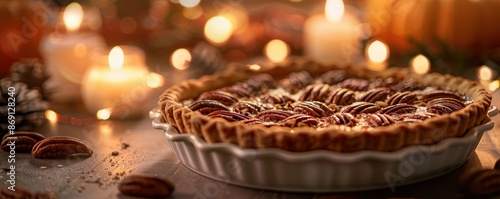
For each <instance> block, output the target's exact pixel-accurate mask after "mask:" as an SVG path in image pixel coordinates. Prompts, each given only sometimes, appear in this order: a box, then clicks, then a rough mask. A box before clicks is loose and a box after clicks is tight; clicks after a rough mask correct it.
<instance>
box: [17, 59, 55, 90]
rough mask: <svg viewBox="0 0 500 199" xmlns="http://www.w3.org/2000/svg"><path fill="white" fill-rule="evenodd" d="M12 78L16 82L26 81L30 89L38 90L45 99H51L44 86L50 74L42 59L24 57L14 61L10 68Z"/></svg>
mask: <svg viewBox="0 0 500 199" xmlns="http://www.w3.org/2000/svg"><path fill="white" fill-rule="evenodd" d="M10 78H11V79H12V81H14V82H24V83H25V84H26V85H27V86H28V88H29V89H36V90H38V91H39V92H40V94H42V98H43V99H44V100H48V99H49V92H47V91H46V90H45V89H44V87H43V84H44V83H45V81H47V79H49V76H48V75H47V74H46V73H45V70H44V68H43V65H42V64H41V63H40V60H38V59H29V58H24V59H21V60H20V61H18V62H16V63H14V64H13V65H12V67H11V68H10Z"/></svg>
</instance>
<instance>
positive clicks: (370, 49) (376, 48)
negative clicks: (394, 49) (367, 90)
mask: <svg viewBox="0 0 500 199" xmlns="http://www.w3.org/2000/svg"><path fill="white" fill-rule="evenodd" d="M365 54H366V57H367V59H368V63H367V68H368V69H370V70H373V71H382V70H384V69H386V68H387V62H386V61H387V59H388V58H389V47H388V46H387V45H386V44H385V43H383V42H381V41H379V40H375V41H373V42H371V43H370V44H368V45H367V47H366V52H365Z"/></svg>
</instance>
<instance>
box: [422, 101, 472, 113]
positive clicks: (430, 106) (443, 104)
mask: <svg viewBox="0 0 500 199" xmlns="http://www.w3.org/2000/svg"><path fill="white" fill-rule="evenodd" d="M463 108H465V104H464V103H463V102H462V101H460V100H457V99H454V98H437V99H434V100H432V101H429V102H428V103H427V112H429V113H436V114H440V115H442V114H447V113H452V112H453V111H458V110H460V109H463Z"/></svg>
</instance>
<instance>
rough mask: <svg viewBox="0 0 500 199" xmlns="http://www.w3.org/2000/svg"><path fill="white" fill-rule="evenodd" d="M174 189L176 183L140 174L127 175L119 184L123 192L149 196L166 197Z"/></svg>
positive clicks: (131, 194)
mask: <svg viewBox="0 0 500 199" xmlns="http://www.w3.org/2000/svg"><path fill="white" fill-rule="evenodd" d="M174 189H175V186H174V184H172V182H170V181H168V180H166V179H161V178H155V177H146V176H138V175H131V176H127V177H125V178H123V180H122V181H121V182H120V184H118V190H120V192H121V193H122V194H125V195H130V196H138V197H147V198H166V197H168V196H170V194H172V192H173V191H174Z"/></svg>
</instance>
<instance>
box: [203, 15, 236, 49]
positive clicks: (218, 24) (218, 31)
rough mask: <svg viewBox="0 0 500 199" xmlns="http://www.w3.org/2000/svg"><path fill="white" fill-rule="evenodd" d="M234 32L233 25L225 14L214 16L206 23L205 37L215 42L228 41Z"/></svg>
mask: <svg viewBox="0 0 500 199" xmlns="http://www.w3.org/2000/svg"><path fill="white" fill-rule="evenodd" d="M232 33H233V25H232V24H231V21H229V19H227V18H226V17H224V16H215V17H212V18H211V19H209V20H208V21H207V23H206V24H205V37H206V38H207V39H208V40H209V41H211V42H213V43H215V44H222V43H224V42H226V41H227V40H228V39H229V37H231V34H232Z"/></svg>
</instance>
